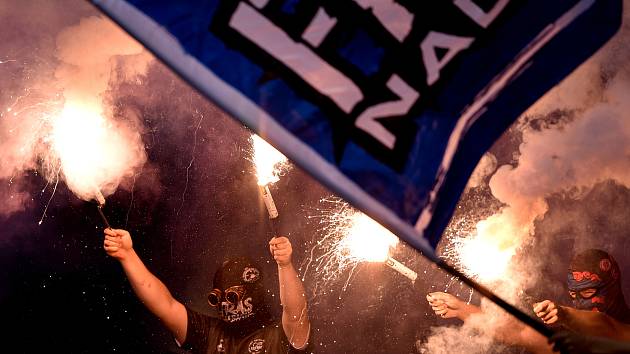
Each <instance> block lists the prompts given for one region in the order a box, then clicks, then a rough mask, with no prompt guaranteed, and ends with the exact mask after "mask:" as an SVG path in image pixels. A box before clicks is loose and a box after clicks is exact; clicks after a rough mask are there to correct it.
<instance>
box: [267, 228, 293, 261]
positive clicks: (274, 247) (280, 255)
mask: <svg viewBox="0 0 630 354" xmlns="http://www.w3.org/2000/svg"><path fill="white" fill-rule="evenodd" d="M269 252H271V255H272V256H273V259H275V260H276V263H278V266H279V267H280V268H284V267H286V266H289V265H291V255H292V254H293V248H292V247H291V242H290V241H289V239H288V238H286V237H284V236H279V237H274V238H272V239H271V241H269Z"/></svg>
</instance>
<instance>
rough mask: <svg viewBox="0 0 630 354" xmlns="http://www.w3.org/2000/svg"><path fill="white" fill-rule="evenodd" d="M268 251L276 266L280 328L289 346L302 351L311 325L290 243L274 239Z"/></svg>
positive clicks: (286, 239)
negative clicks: (280, 316)
mask: <svg viewBox="0 0 630 354" xmlns="http://www.w3.org/2000/svg"><path fill="white" fill-rule="evenodd" d="M269 251H270V252H271V254H272V255H273V258H274V259H275V260H276V263H277V264H278V280H279V285H280V301H281V302H282V328H283V329H284V333H285V335H286V336H287V338H288V339H289V342H290V343H291V345H292V346H293V347H294V348H296V349H302V348H304V347H305V346H306V344H307V343H308V337H309V332H310V329H311V323H310V321H309V318H308V309H307V305H306V293H305V291H304V286H303V285H302V280H300V277H299V276H298V274H297V272H296V271H295V268H294V267H293V262H292V260H291V255H292V253H293V248H292V247H291V242H289V239H288V238H286V237H274V238H272V239H271V241H269Z"/></svg>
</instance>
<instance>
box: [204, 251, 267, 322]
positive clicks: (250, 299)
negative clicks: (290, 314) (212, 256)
mask: <svg viewBox="0 0 630 354" xmlns="http://www.w3.org/2000/svg"><path fill="white" fill-rule="evenodd" d="M238 285H240V286H243V288H244V290H245V291H244V293H243V294H242V296H241V297H240V300H239V301H238V303H236V304H231V303H229V302H228V301H227V300H226V299H225V291H226V290H227V289H229V288H230V287H233V286H238ZM213 287H214V288H215V289H219V290H221V292H222V293H223V296H222V298H221V303H220V304H219V306H218V307H217V311H218V314H219V318H221V320H223V322H224V324H225V326H226V328H227V329H228V330H231V331H236V332H239V333H241V334H245V333H249V332H251V331H254V330H256V329H258V328H260V327H262V326H264V325H267V324H268V323H269V322H270V321H271V316H270V312H269V308H268V304H267V303H266V301H265V291H264V290H265V289H264V286H263V279H262V271H261V268H260V267H259V266H257V265H256V264H255V263H254V262H252V261H251V260H250V259H248V258H245V257H240V258H236V259H233V260H230V261H227V262H225V263H223V265H222V266H221V268H219V270H217V272H216V273H215V275H214V281H213Z"/></svg>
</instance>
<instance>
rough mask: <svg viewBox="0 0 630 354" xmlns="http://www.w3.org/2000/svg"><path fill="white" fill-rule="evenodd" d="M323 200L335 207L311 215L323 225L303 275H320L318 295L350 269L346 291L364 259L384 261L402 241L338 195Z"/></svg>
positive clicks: (316, 289)
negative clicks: (311, 271)
mask: <svg viewBox="0 0 630 354" xmlns="http://www.w3.org/2000/svg"><path fill="white" fill-rule="evenodd" d="M321 202H323V203H328V204H330V205H332V206H331V207H328V208H323V209H320V210H319V211H320V214H319V215H312V216H309V218H316V219H319V223H320V225H321V227H320V232H318V233H317V235H318V236H317V237H316V238H315V239H314V240H315V244H316V245H315V246H314V247H313V248H312V249H311V252H310V257H309V258H308V259H307V260H306V264H304V273H303V275H302V277H303V279H304V278H305V277H306V275H307V273H308V271H309V270H310V269H313V272H314V274H315V275H316V277H317V279H316V281H315V282H314V284H313V287H312V292H313V294H314V297H316V296H317V295H318V294H319V293H320V292H323V293H324V294H326V292H327V291H331V290H330V288H331V285H332V283H333V282H334V281H336V280H337V279H338V278H339V277H340V276H341V275H342V274H343V273H344V272H345V271H346V270H348V269H349V270H350V273H349V275H348V277H347V280H346V283H345V285H344V286H343V289H344V290H345V289H346V287H347V286H348V284H349V282H350V279H351V277H352V274H353V272H354V270H355V268H356V267H357V266H358V265H359V264H360V263H361V262H384V261H386V260H387V257H388V256H389V251H390V249H391V248H393V247H395V246H396V245H397V244H398V238H397V237H396V236H395V235H394V234H392V233H391V232H389V231H388V230H387V229H386V228H384V227H383V226H381V225H380V224H378V223H377V222H376V221H374V220H372V219H371V218H369V217H368V216H367V215H365V214H363V213H361V212H359V211H357V210H355V209H353V208H352V207H350V206H349V205H348V203H346V202H344V201H342V200H340V199H337V198H326V199H323V200H321Z"/></svg>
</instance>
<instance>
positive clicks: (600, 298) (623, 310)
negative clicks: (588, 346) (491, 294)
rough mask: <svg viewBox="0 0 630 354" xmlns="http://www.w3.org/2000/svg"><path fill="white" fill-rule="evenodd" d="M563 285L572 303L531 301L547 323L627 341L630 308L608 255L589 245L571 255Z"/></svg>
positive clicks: (619, 278) (616, 267)
mask: <svg viewBox="0 0 630 354" xmlns="http://www.w3.org/2000/svg"><path fill="white" fill-rule="evenodd" d="M567 285H568V289H569V296H570V297H571V301H572V304H573V307H566V306H557V305H556V304H555V303H554V302H552V301H550V300H545V301H542V302H539V303H537V304H534V312H535V313H536V316H538V317H539V318H541V319H542V320H543V322H545V323H546V324H548V325H552V326H559V325H561V326H564V327H567V328H569V329H572V330H575V331H577V332H580V333H586V334H590V335H594V336H604V337H608V338H614V339H618V340H629V341H630V309H628V305H627V304H626V300H625V298H624V296H623V292H622V291H621V274H620V271H619V265H617V262H616V261H615V259H614V258H613V257H612V256H611V255H609V254H608V253H606V252H604V251H602V250H597V249H589V250H586V251H584V252H582V253H580V254H578V255H576V256H575V257H573V260H571V264H570V265H569V272H568V274H567Z"/></svg>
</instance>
